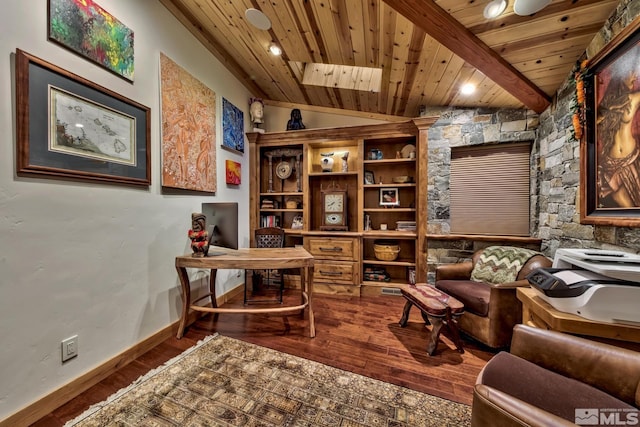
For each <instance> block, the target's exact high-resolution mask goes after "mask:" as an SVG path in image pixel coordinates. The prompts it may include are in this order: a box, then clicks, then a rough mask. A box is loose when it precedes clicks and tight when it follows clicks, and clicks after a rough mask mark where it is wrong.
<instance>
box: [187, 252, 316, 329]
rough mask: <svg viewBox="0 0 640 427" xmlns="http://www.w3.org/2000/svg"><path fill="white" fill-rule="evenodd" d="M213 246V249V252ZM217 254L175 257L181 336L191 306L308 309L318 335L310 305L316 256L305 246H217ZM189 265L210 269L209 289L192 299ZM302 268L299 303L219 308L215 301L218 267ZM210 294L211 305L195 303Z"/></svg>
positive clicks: (243, 310) (255, 310)
mask: <svg viewBox="0 0 640 427" xmlns="http://www.w3.org/2000/svg"><path fill="white" fill-rule="evenodd" d="M213 251H214V249H211V252H213ZM215 251H216V254H215V255H213V256H211V255H210V256H207V257H194V256H191V254H188V255H183V256H178V257H176V270H177V271H178V278H179V279H180V285H181V286H182V315H181V316H180V325H179V326H178V333H177V335H176V338H178V339H180V338H182V335H183V334H184V329H185V328H186V326H187V315H188V314H189V310H190V309H191V310H195V311H205V312H209V313H287V312H291V311H295V310H301V312H302V313H304V309H305V308H306V309H308V310H309V336H310V337H312V338H313V337H315V336H316V328H315V323H314V317H313V309H312V308H311V296H312V294H313V268H312V267H313V256H311V254H309V252H307V251H306V250H304V249H303V248H302V247H295V248H277V249H272V248H246V249H239V250H220V249H216V250H215ZM187 268H198V269H210V270H211V275H210V277H209V293H208V294H206V295H204V296H202V297H200V298H198V299H197V300H195V301H191V282H190V280H189V275H188V274H187ZM289 268H299V269H300V276H301V277H300V280H301V286H300V290H301V301H300V304H299V305H289V306H280V307H264V308H219V307H218V304H217V302H216V286H215V285H216V272H217V270H218V269H223V270H225V269H243V270H244V269H248V270H253V269H256V270H262V269H265V270H267V269H272V270H284V269H289ZM207 297H211V307H205V306H201V305H195V303H197V302H198V301H201V300H203V299H205V298H207Z"/></svg>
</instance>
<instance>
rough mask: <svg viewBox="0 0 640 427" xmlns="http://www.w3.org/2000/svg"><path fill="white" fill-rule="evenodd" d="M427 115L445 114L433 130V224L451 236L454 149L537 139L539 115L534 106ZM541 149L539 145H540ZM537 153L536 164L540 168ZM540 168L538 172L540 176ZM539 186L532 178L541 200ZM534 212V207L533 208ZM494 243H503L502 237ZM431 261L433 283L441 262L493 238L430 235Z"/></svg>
mask: <svg viewBox="0 0 640 427" xmlns="http://www.w3.org/2000/svg"><path fill="white" fill-rule="evenodd" d="M424 115H427V116H428V115H437V116H439V117H440V118H439V119H438V120H437V121H436V122H435V123H434V125H433V126H432V127H431V128H430V129H429V163H428V171H429V181H428V187H427V190H428V213H427V218H428V225H427V233H428V234H431V235H448V234H450V232H451V229H450V211H449V203H450V192H449V174H450V170H451V148H452V147H462V146H471V145H480V144H500V143H511V142H525V141H527V142H531V143H532V144H534V141H535V139H536V129H537V128H538V126H539V117H538V115H537V114H536V113H535V112H533V111H528V110H520V109H500V110H497V109H484V108H482V109H429V110H427V111H425V112H424ZM536 151H537V150H536ZM536 159H537V157H536V156H532V161H531V167H532V169H534V168H537V160H536ZM535 176H536V173H535V170H534V171H533V172H532V177H535ZM537 200H538V186H537V184H536V182H535V179H532V185H531V201H532V206H533V205H534V204H535V205H537ZM532 212H534V211H533V210H532ZM530 222H531V235H534V234H535V226H534V225H535V224H537V215H532V216H531V221H530ZM492 243H493V244H500V241H499V240H496V241H493V242H492ZM427 246H428V247H427V265H428V278H429V282H433V279H434V274H435V268H436V266H437V265H438V264H442V263H451V262H457V261H459V260H462V259H465V258H467V257H469V256H470V255H471V254H472V253H473V252H474V251H475V250H477V249H480V248H481V247H485V246H488V243H487V240H486V239H482V240H477V241H474V240H473V239H461V240H451V239H433V238H431V239H428V240H427Z"/></svg>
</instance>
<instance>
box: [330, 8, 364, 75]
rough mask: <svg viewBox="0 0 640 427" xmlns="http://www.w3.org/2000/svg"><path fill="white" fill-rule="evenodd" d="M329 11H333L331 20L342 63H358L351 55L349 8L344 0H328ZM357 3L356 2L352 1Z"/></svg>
mask: <svg viewBox="0 0 640 427" xmlns="http://www.w3.org/2000/svg"><path fill="white" fill-rule="evenodd" d="M330 1H331V11H332V12H333V22H334V27H335V29H336V37H337V38H338V48H339V49H340V51H341V57H342V62H340V64H342V65H358V64H356V62H355V58H354V55H353V51H354V48H353V41H352V40H351V33H352V31H351V29H350V23H349V10H348V9H349V8H348V7H347V4H348V3H350V2H346V1H344V0H330ZM353 3H357V2H353Z"/></svg>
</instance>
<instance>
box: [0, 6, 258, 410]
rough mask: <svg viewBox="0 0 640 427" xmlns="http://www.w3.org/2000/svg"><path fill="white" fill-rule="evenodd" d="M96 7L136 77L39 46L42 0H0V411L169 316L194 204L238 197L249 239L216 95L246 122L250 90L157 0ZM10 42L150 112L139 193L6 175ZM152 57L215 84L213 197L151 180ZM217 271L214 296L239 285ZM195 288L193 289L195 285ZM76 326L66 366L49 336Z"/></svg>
mask: <svg viewBox="0 0 640 427" xmlns="http://www.w3.org/2000/svg"><path fill="white" fill-rule="evenodd" d="M99 4H101V5H102V6H103V7H104V8H105V9H106V10H107V11H108V12H110V13H111V14H113V15H114V16H115V17H117V18H118V19H119V20H120V21H122V22H123V23H124V24H125V25H127V26H128V27H129V28H131V29H132V30H133V31H134V33H135V82H134V84H130V83H128V82H127V81H125V80H123V79H121V78H119V77H117V76H115V75H113V74H111V73H110V72H108V71H106V70H104V69H103V68H101V67H98V66H96V65H94V64H93V63H91V62H89V61H87V60H85V59H83V58H81V57H79V56H77V55H75V54H73V53H71V52H69V51H67V50H66V49H63V48H61V47H59V46H58V45H55V44H53V43H51V42H49V41H47V11H46V5H47V2H46V1H44V0H41V1H35V2H31V1H28V2H26V1H25V2H18V1H11V2H8V1H7V2H3V6H4V7H3V9H2V14H1V15H0V28H1V30H0V32H1V36H0V52H1V55H0V86H1V87H2V90H1V93H2V94H3V96H2V97H1V99H0V141H2V143H1V144H0V241H1V245H0V281H1V282H0V336H1V337H2V339H3V344H2V346H0V420H2V419H4V418H6V417H7V416H9V415H11V414H13V413H15V412H16V411H18V410H19V409H21V408H23V407H24V406H26V405H28V404H30V403H32V402H34V401H36V400H37V399H38V398H40V397H42V396H44V395H46V394H48V393H50V392H52V391H53V390H55V389H57V388H59V387H60V386H62V385H63V384H65V383H67V382H69V381H71V380H72V379H73V378H76V377H78V376H79V375H81V374H83V373H84V372H86V371H88V370H90V369H91V368H93V367H95V366H96V365H99V364H100V363H102V362H104V361H105V360H108V359H110V358H112V357H113V356H115V355H117V354H118V353H121V352H122V351H124V350H126V349H127V348H130V347H131V346H133V345H135V344H136V343H138V342H140V341H141V340H142V339H144V338H146V337H148V336H150V335H152V334H154V333H155V332H157V331H158V330H160V329H162V328H164V327H166V326H167V325H169V324H170V323H171V322H173V321H176V320H177V319H178V317H179V310H180V301H181V300H180V290H179V289H180V286H179V282H178V278H177V275H176V271H175V268H174V258H175V256H176V255H179V254H183V253H188V252H190V248H189V239H188V237H187V230H188V229H189V228H190V226H191V212H196V211H199V210H200V205H201V203H202V202H215V201H224V202H227V201H235V202H238V203H239V209H238V212H239V216H240V217H239V227H240V229H239V243H240V245H241V246H248V244H249V238H248V234H249V229H248V222H249V218H248V206H249V197H248V194H249V164H248V152H245V153H244V156H240V155H237V154H234V153H231V152H228V151H226V150H221V149H220V148H219V146H220V142H221V138H222V129H221V125H220V118H221V109H220V106H221V104H222V97H225V98H226V99H228V100H229V101H231V102H232V103H233V104H234V105H236V106H237V107H239V108H241V109H242V110H243V111H244V113H245V127H246V129H249V109H248V107H249V106H248V99H249V97H250V96H251V94H250V93H248V91H247V90H246V89H245V88H244V86H242V85H241V84H240V83H239V82H238V81H237V80H236V79H235V78H234V77H233V75H232V74H231V73H229V72H228V71H227V70H226V69H225V68H223V66H222V65H221V64H220V63H219V62H218V61H217V60H215V58H214V57H213V56H212V55H211V54H210V53H209V52H208V51H206V50H205V49H204V47H203V46H202V45H201V44H200V43H199V42H198V41H196V39H195V38H193V37H192V36H191V35H190V34H189V33H188V31H187V30H186V29H185V28H184V27H182V26H181V25H180V24H179V22H178V21H177V20H175V19H174V17H173V16H172V15H171V14H170V13H169V12H168V11H167V10H166V9H165V8H164V7H163V6H162V5H161V4H160V2H158V1H157V0H136V1H130V0H108V1H102V2H99ZM16 48H20V49H22V50H24V51H26V52H28V53H30V54H33V55H35V56H37V57H40V58H42V59H44V60H46V61H48V62H51V63H53V64H55V65H57V66H60V67H62V68H64V69H66V70H69V71H71V72H73V73H76V74H78V75H80V76H82V77H84V78H86V79H88V80H91V81H94V82H96V83H98V84H99V85H102V86H104V87H107V88H109V89H111V90H113V91H115V92H118V93H120V94H122V95H124V96H126V97H128V98H130V99H132V100H134V101H137V102H139V103H141V104H144V105H146V106H148V107H150V108H151V112H152V117H151V153H152V155H151V169H152V185H151V187H150V188H149V189H148V190H147V189H135V188H133V189H132V188H127V187H122V186H116V185H108V184H91V183H74V182H68V181H58V180H51V179H44V178H19V177H17V176H16V173H15V152H16V150H15V140H16V136H15V135H16V130H15V124H14V123H15V110H14V101H15V88H14V83H13V80H14V70H13V63H14V58H13V54H14V52H15V50H16ZM160 52H164V53H165V54H167V55H168V56H169V57H170V58H171V59H173V60H174V61H175V62H176V63H178V64H179V65H181V66H182V67H183V68H185V69H186V70H187V71H189V72H190V73H191V74H192V75H194V76H195V77H196V78H198V79H199V80H200V81H202V82H203V83H205V84H206V85H207V86H209V87H210V88H211V89H212V90H213V91H215V92H216V104H217V110H218V111H217V122H218V123H217V141H216V145H217V147H218V148H217V165H218V167H217V179H218V192H217V193H216V194H215V195H202V194H199V195H193V194H185V193H184V192H179V191H178V192H176V191H172V192H164V193H163V191H162V189H161V185H160V183H161V177H160V172H161V165H160V123H161V121H160V110H159V105H160V98H159V55H160ZM247 148H248V145H247ZM225 159H233V160H235V161H238V162H241V163H242V165H243V169H242V185H240V186H239V187H227V185H226V184H225V181H224V161H225ZM220 273H221V274H219V275H218V277H219V279H218V285H217V287H218V292H219V293H222V292H223V291H224V290H225V289H227V290H228V289H229V288H231V287H233V286H235V285H237V284H239V283H241V279H240V278H238V277H237V276H236V274H235V273H236V272H235V271H233V272H232V271H228V272H220ZM224 273H227V274H224ZM197 274H199V275H200V276H201V275H202V273H197V272H194V276H195V275H197ZM194 285H196V286H195V287H196V288H200V289H203V288H205V287H206V280H199V279H198V280H196V281H195V283H194ZM197 290H198V289H196V291H197ZM75 334H78V335H79V356H78V357H77V358H75V359H73V360H71V361H69V362H67V363H65V364H64V365H63V364H62V363H61V361H60V341H61V340H62V339H64V338H67V337H69V336H71V335H75Z"/></svg>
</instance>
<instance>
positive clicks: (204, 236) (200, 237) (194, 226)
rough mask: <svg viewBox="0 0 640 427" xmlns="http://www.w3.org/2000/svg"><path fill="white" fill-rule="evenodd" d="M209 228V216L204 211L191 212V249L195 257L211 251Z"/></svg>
mask: <svg viewBox="0 0 640 427" xmlns="http://www.w3.org/2000/svg"><path fill="white" fill-rule="evenodd" d="M206 228H207V217H206V215H204V214H202V213H192V214H191V230H189V238H190V239H191V250H192V251H193V254H191V256H194V257H203V256H205V255H207V252H209V233H208V232H207V230H206Z"/></svg>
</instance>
